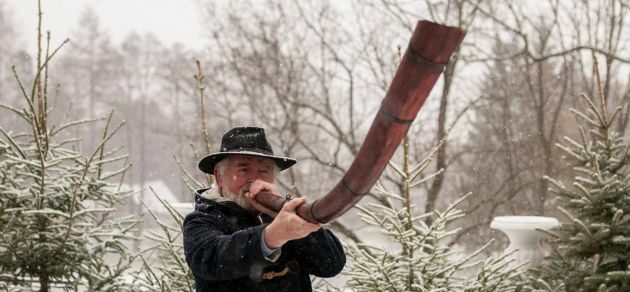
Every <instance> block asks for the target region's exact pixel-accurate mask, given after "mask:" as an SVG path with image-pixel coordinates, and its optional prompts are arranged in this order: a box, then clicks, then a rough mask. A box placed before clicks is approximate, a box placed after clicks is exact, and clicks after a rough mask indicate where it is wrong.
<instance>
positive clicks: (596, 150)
mask: <svg viewBox="0 0 630 292" xmlns="http://www.w3.org/2000/svg"><path fill="white" fill-rule="evenodd" d="M595 67H596V68H597V63H595ZM596 72H597V69H596ZM596 77H597V85H598V88H599V95H600V98H599V101H598V102H597V101H595V100H593V99H591V98H590V97H588V96H586V95H582V96H581V97H582V99H583V100H584V102H585V104H586V111H585V112H584V111H579V110H576V109H572V112H573V113H574V114H575V115H576V116H577V117H578V118H579V119H580V120H582V121H583V123H584V125H585V127H580V128H579V133H580V136H579V140H577V141H576V140H574V139H571V138H569V137H564V143H563V144H558V146H559V147H560V148H561V149H562V150H563V151H564V152H565V153H566V158H568V159H570V160H571V161H572V162H573V163H574V165H575V166H574V171H575V178H574V180H573V183H572V186H571V187H567V186H565V185H564V184H563V183H562V182H560V181H558V180H554V179H552V178H547V179H549V181H550V182H552V184H553V188H552V191H553V192H554V193H555V194H557V196H558V197H559V198H560V199H561V207H560V208H559V209H560V211H561V212H562V213H563V214H565V215H566V217H567V220H566V222H565V223H563V224H562V225H561V226H560V227H558V228H557V229H554V230H552V231H550V233H551V235H552V236H553V238H552V240H551V245H552V247H553V252H552V254H551V255H550V257H549V258H548V259H547V260H546V262H545V263H544V265H543V266H541V267H540V268H539V269H537V270H535V271H534V274H533V275H534V277H533V279H534V281H533V285H534V286H535V287H536V288H537V289H542V290H544V291H608V292H610V291H630V267H629V266H628V265H630V168H629V164H628V162H630V156H629V152H628V151H629V149H630V148H629V146H628V144H627V143H626V142H624V140H623V137H622V136H621V134H620V133H617V132H615V131H614V130H613V123H614V122H615V119H616V118H618V116H619V114H620V111H621V107H617V108H615V110H614V111H613V114H612V115H610V114H609V113H608V112H607V100H606V98H605V97H604V94H603V91H602V89H601V82H600V80H599V75H598V74H596Z"/></svg>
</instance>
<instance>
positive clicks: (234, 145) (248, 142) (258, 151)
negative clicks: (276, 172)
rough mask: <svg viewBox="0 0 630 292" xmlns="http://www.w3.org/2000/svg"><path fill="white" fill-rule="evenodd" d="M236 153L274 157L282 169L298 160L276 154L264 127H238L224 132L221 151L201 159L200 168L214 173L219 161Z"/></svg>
mask: <svg viewBox="0 0 630 292" xmlns="http://www.w3.org/2000/svg"><path fill="white" fill-rule="evenodd" d="M234 154H237V155H250V156H259V157H267V158H270V159H273V161H275V162H276V164H277V165H278V167H279V168H280V170H285V169H287V168H289V167H291V166H292V165H293V164H295V163H296V162H297V161H296V160H295V159H293V158H289V157H281V156H275V155H274V154H273V149H271V145H269V141H267V136H266V135H265V130H264V129H262V128H257V127H236V128H233V129H231V130H229V131H227V132H225V134H223V139H221V149H220V150H219V152H217V153H212V154H210V155H208V156H206V157H204V158H203V159H201V161H199V169H201V171H203V172H205V173H209V174H213V172H214V167H215V166H216V165H217V163H219V161H221V160H222V159H223V158H226V157H228V156H229V155H234Z"/></svg>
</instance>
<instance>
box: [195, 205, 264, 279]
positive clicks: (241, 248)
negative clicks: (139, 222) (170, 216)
mask: <svg viewBox="0 0 630 292" xmlns="http://www.w3.org/2000/svg"><path fill="white" fill-rule="evenodd" d="M220 217H221V216H220V215H216V214H212V213H210V214H203V213H199V212H193V213H191V214H190V215H188V216H187V217H186V219H185V220H184V250H185V253H186V262H187V263H188V266H189V267H190V268H191V270H192V271H193V273H194V274H195V275H197V276H198V277H201V278H203V279H206V280H210V281H219V280H230V279H235V278H242V277H256V276H257V275H258V274H260V273H261V272H262V269H263V267H264V266H265V265H266V263H265V259H264V257H263V255H262V250H261V248H260V239H261V234H262V230H263V228H264V225H260V226H255V227H251V228H247V229H243V230H239V231H236V232H234V233H232V234H229V235H228V234H224V233H223V232H222V230H221V228H219V227H220V224H222V220H220V219H219V218H220ZM223 224H225V222H223Z"/></svg>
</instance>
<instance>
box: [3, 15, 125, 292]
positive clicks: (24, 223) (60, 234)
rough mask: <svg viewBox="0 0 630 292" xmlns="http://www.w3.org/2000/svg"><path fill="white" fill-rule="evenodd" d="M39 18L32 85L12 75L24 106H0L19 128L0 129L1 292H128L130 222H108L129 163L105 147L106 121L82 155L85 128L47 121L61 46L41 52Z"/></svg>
mask: <svg viewBox="0 0 630 292" xmlns="http://www.w3.org/2000/svg"><path fill="white" fill-rule="evenodd" d="M39 15H40V25H39V29H38V32H39V34H38V48H39V50H38V54H37V63H36V66H37V67H36V71H35V76H34V77H33V78H32V80H33V81H32V84H31V85H29V86H25V84H24V83H23V82H22V79H21V78H20V77H19V76H18V74H17V73H16V70H15V68H14V70H13V72H14V75H15V79H16V81H17V84H16V88H18V90H20V92H21V94H22V96H23V97H24V106H23V107H21V106H15V105H8V104H2V105H0V107H1V108H3V109H5V110H7V111H5V113H4V114H6V113H7V112H8V113H9V114H15V115H17V116H18V117H19V118H20V120H21V121H22V122H23V125H12V130H13V131H11V130H8V129H5V128H4V127H0V283H1V284H0V289H6V290H8V291H11V290H22V291H23V290H39V291H50V290H58V289H62V290H63V291H77V290H87V291H133V287H132V285H130V283H129V282H130V280H128V279H127V278H125V277H124V273H125V272H126V271H127V270H128V269H129V267H130V262H131V261H132V260H133V257H132V256H130V254H129V253H128V252H127V248H126V245H125V243H126V241H127V240H129V239H130V238H131V236H130V234H131V233H130V230H131V229H132V228H133V226H134V225H135V223H136V220H135V219H134V218H132V217H120V216H114V212H115V210H116V209H115V208H116V205H117V204H118V203H120V202H121V201H122V200H123V199H125V198H126V197H127V196H128V194H127V193H125V192H123V191H120V182H121V181H122V177H123V176H124V173H125V171H126V170H127V168H128V165H127V164H126V160H127V159H126V155H122V154H118V152H119V150H120V148H118V149H113V150H107V149H106V147H105V145H106V143H107V141H109V139H110V138H111V137H112V135H114V134H115V133H116V132H117V130H118V129H119V128H120V127H118V128H116V129H114V130H111V129H108V126H109V124H110V120H111V114H110V116H109V118H108V119H107V125H106V126H105V130H104V133H103V136H102V139H101V141H100V143H99V145H98V147H97V148H96V149H95V150H94V151H92V152H91V153H89V154H88V155H85V154H84V153H82V152H81V139H80V138H79V137H73V134H72V129H74V128H75V127H78V126H80V125H82V124H84V123H86V122H88V121H71V122H65V121H62V122H61V123H60V124H59V125H55V123H54V122H52V121H51V120H49V116H50V115H51V114H53V113H55V112H56V111H55V109H54V104H53V103H49V99H48V97H49V95H50V92H49V91H48V75H49V73H51V72H49V64H50V62H51V59H52V58H53V57H54V55H55V54H56V53H57V52H58V51H59V49H60V48H61V47H62V46H63V44H65V43H66V42H67V40H66V41H65V42H64V43H63V44H62V45H60V46H59V47H58V48H56V49H55V50H53V51H52V52H51V51H50V50H49V49H48V44H47V45H46V49H45V50H44V49H42V37H41V15H42V14H41V8H40V14H39ZM47 39H48V43H50V34H49V35H48V38H47ZM0 94H8V93H7V92H2V93H0ZM121 126H122V125H121ZM54 288H58V289H54Z"/></svg>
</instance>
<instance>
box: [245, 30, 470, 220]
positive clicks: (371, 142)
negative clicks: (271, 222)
mask: <svg viewBox="0 0 630 292" xmlns="http://www.w3.org/2000/svg"><path fill="white" fill-rule="evenodd" d="M465 35H466V32H465V31H463V30H462V29H460V28H456V27H449V26H445V25H440V24H436V23H433V22H429V21H424V20H423V21H419V22H418V24H417V25H416V29H415V31H414V33H413V35H412V37H411V41H410V42H409V47H408V48H407V50H406V52H405V54H404V56H403V58H402V61H401V63H400V65H399V66H398V70H397V71H396V75H394V79H393V80H392V83H391V85H390V87H389V90H388V91H387V95H386V96H385V99H383V103H382V104H381V107H380V109H379V111H378V113H377V114H376V117H375V118H374V121H373V122H372V126H371V127H370V130H369V132H368V134H367V136H366V138H365V140H364V141H363V144H362V145H361V149H360V150H359V152H358V153H357V156H356V157H355V158H354V161H353V162H352V165H351V166H350V168H349V169H348V170H347V171H346V173H345V175H344V176H343V178H342V179H341V180H340V181H339V182H338V183H337V185H336V186H335V187H334V188H333V189H332V190H331V191H330V192H329V193H328V194H327V195H326V196H324V197H322V198H321V199H319V200H316V201H314V202H311V203H308V204H304V205H302V206H300V207H299V208H298V209H297V211H296V213H297V214H298V215H299V216H300V217H302V218H304V219H305V220H307V221H310V222H313V223H328V222H330V221H332V220H333V219H335V218H337V217H339V216H341V215H342V214H344V213H345V212H346V211H348V209H350V208H352V207H353V206H354V205H355V204H356V203H357V202H358V201H359V200H361V199H362V198H363V197H364V196H365V195H366V194H367V193H368V192H369V191H370V189H371V188H372V186H373V185H374V183H375V182H376V180H377V179H378V178H379V177H380V175H381V173H382V172H383V170H384V169H385V167H386V166H387V163H388V162H389V160H390V159H391V158H392V155H394V152H395V151H396V149H397V148H398V146H399V145H400V142H401V141H402V139H403V137H404V136H405V134H406V133H407V131H408V130H409V127H410V126H411V123H412V122H413V121H414V120H415V118H416V115H417V114H418V111H419V110H420V108H421V107H422V105H423V104H424V101H425V100H426V98H427V96H428V95H429V93H430V92H431V89H432V88H433V86H434V85H435V83H436V81H437V80H438V78H439V77H440V75H441V74H442V71H443V70H444V66H445V65H446V64H447V63H448V61H449V60H450V58H451V55H452V54H453V52H455V50H456V49H457V48H458V47H459V44H460V43H461V42H462V40H463V39H464V36H465ZM256 201H257V202H258V203H260V204H261V205H263V206H265V207H267V208H269V209H271V210H274V211H279V210H280V209H282V205H283V204H284V203H285V202H286V201H287V198H284V197H279V196H275V195H272V194H268V193H262V194H258V195H257V196H256Z"/></svg>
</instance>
